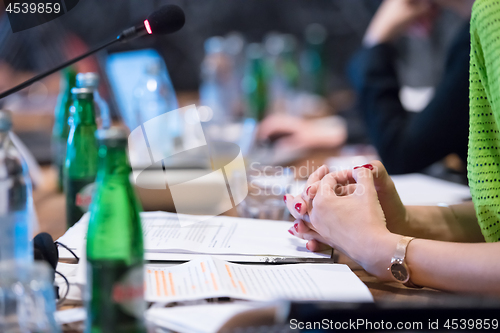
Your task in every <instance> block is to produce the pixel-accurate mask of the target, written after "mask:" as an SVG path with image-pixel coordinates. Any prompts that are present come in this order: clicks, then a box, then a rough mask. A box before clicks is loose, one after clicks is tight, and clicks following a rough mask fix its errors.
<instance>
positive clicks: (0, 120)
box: [0, 110, 12, 132]
mask: <svg viewBox="0 0 500 333" xmlns="http://www.w3.org/2000/svg"><path fill="white" fill-rule="evenodd" d="M11 128H12V115H11V113H10V111H8V110H0V132H8V131H10V129H11Z"/></svg>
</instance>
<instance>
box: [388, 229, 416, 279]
mask: <svg viewBox="0 0 500 333" xmlns="http://www.w3.org/2000/svg"><path fill="white" fill-rule="evenodd" d="M413 239H414V237H403V238H401V239H400V240H399V242H398V244H397V245H396V252H394V256H393V257H392V259H391V265H390V266H389V268H387V270H388V271H390V272H391V274H392V277H393V278H394V280H396V281H397V282H401V283H402V284H404V285H405V286H407V287H410V288H422V287H420V286H417V285H416V284H413V283H412V282H411V281H410V270H409V269H408V265H407V264H406V262H405V257H406V249H407V248H408V244H410V242H411V241H412V240H413Z"/></svg>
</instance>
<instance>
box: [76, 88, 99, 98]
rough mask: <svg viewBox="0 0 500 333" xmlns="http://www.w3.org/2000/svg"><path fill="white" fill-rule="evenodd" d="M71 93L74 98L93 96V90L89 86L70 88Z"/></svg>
mask: <svg viewBox="0 0 500 333" xmlns="http://www.w3.org/2000/svg"><path fill="white" fill-rule="evenodd" d="M71 93H72V94H73V96H74V97H76V98H89V97H93V96H94V90H92V89H89V88H72V89H71Z"/></svg>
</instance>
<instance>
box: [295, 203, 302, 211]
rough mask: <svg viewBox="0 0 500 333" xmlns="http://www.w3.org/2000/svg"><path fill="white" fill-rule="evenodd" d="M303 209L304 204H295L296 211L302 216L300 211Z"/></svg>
mask: <svg viewBox="0 0 500 333" xmlns="http://www.w3.org/2000/svg"><path fill="white" fill-rule="evenodd" d="M301 208H302V204H301V203H300V202H297V203H296V204H295V210H296V211H297V212H298V213H299V214H300V209H301Z"/></svg>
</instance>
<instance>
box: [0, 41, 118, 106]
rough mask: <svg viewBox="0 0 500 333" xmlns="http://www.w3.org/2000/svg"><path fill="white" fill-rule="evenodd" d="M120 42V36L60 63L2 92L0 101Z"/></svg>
mask: <svg viewBox="0 0 500 333" xmlns="http://www.w3.org/2000/svg"><path fill="white" fill-rule="evenodd" d="M120 41H122V35H120V36H118V37H117V38H116V39H114V40H112V41H111V42H108V43H106V44H104V45H101V46H99V47H96V48H95V49H93V50H90V51H88V52H86V53H84V54H82V55H81V56H78V57H76V58H74V59H71V60H68V61H66V62H64V63H62V64H61V65H59V66H56V67H54V68H52V69H51V70H49V71H47V72H44V73H41V74H38V75H36V76H34V77H32V78H31V79H29V80H27V81H24V82H23V83H21V84H19V85H17V86H15V87H14V88H11V89H9V90H6V91H4V92H3V93H0V99H3V98H5V97H7V96H9V95H11V94H13V93H15V92H18V91H19V90H21V89H24V88H26V87H29V86H30V85H32V84H33V83H35V82H36V81H39V80H42V79H44V78H46V77H47V76H49V75H51V74H53V73H55V72H57V71H59V70H61V69H63V68H65V67H68V66H70V65H72V64H74V63H75V62H78V61H80V60H82V59H84V58H86V57H88V56H89V55H91V54H93V53H96V52H98V51H100V50H102V49H104V48H106V47H108V46H110V45H113V44H115V43H117V42H120Z"/></svg>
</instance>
